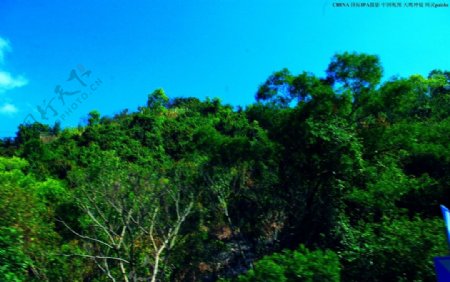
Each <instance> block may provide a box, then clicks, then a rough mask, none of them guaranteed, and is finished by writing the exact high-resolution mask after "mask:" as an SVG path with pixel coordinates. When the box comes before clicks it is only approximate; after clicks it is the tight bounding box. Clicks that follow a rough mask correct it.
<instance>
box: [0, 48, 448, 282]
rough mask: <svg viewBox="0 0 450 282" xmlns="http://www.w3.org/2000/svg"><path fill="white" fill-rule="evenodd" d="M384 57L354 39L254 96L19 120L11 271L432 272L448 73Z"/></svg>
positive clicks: (186, 275)
mask: <svg viewBox="0 0 450 282" xmlns="http://www.w3.org/2000/svg"><path fill="white" fill-rule="evenodd" d="M382 74H383V68H382V65H381V62H380V59H379V58H378V57H377V56H375V55H370V54H362V53H347V52H346V53H342V54H336V55H335V56H334V57H333V58H332V59H331V62H330V64H329V66H328V68H327V70H326V75H325V76H324V77H318V76H316V75H315V74H313V73H309V72H303V73H300V74H293V73H291V72H290V71H289V70H288V69H282V70H279V71H276V72H274V73H273V74H271V75H270V76H269V77H268V78H267V79H266V80H265V81H264V83H263V84H261V85H260V86H259V88H258V90H257V93H256V97H255V98H256V101H255V102H254V103H253V104H252V105H247V106H246V107H232V106H230V105H226V104H223V103H222V102H221V101H220V100H219V99H217V98H216V99H206V100H203V101H201V100H199V99H197V98H194V97H189V98H186V97H178V98H169V97H168V96H167V95H166V93H165V92H164V90H162V89H157V90H155V91H154V92H153V93H151V94H150V95H148V97H147V102H146V103H145V104H144V105H143V106H141V107H139V108H138V109H137V111H129V110H127V109H124V110H123V111H122V112H120V113H117V114H115V115H114V116H105V115H102V114H101V113H99V112H98V111H95V110H93V111H92V112H90V113H89V114H88V117H87V122H86V124H84V125H80V126H78V127H76V128H61V126H60V124H54V125H47V124H40V123H33V124H22V125H20V126H19V128H18V131H17V134H16V136H15V137H13V138H4V139H3V140H1V141H0V214H1V216H0V281H269V282H270V281H435V279H436V277H435V273H434V267H433V260H432V259H433V257H436V256H441V255H445V254H446V253H447V252H448V250H447V246H446V241H445V232H444V222H443V221H442V220H441V218H440V210H439V204H444V205H448V206H450V72H449V71H445V70H432V71H431V72H430V73H429V75H428V76H427V77H423V76H421V75H412V76H409V77H394V78H390V79H388V80H385V81H383V80H382ZM143 102H145V101H143Z"/></svg>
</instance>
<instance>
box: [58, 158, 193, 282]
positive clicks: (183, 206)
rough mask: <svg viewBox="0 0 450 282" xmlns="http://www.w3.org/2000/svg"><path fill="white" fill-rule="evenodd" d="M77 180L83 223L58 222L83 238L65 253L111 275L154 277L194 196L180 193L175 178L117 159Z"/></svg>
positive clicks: (137, 278)
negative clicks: (76, 249)
mask: <svg viewBox="0 0 450 282" xmlns="http://www.w3.org/2000/svg"><path fill="white" fill-rule="evenodd" d="M77 182H78V183H79V186H78V187H77V194H78V195H77V202H78V205H79V207H80V209H81V210H82V211H83V213H84V216H83V218H82V225H85V226H86V227H85V228H83V231H77V230H75V229H74V228H72V227H71V226H69V225H68V224H66V223H65V222H64V221H62V223H63V225H65V226H66V228H67V229H69V230H70V231H71V232H72V233H73V234H75V235H76V236H77V237H78V238H80V239H82V240H83V248H84V253H83V254H66V255H71V256H82V257H85V258H89V259H92V260H93V262H94V263H95V264H96V265H97V266H98V268H99V269H100V270H101V271H103V272H104V273H105V275H106V276H107V277H108V278H109V279H110V280H112V281H117V280H123V281H126V282H128V281H140V280H141V281H142V280H143V281H152V282H155V281H157V278H158V274H159V270H160V268H161V264H162V259H161V258H162V257H163V256H164V255H165V252H167V251H169V250H170V249H172V248H173V247H174V246H175V244H176V242H177V240H178V237H179V236H180V228H181V226H182V224H183V223H184V222H185V220H186V218H187V217H188V215H189V214H190V213H191V212H192V207H193V199H192V197H182V195H183V193H184V190H183V187H182V185H180V183H179V182H178V181H177V180H176V179H172V180H169V179H168V178H163V177H159V178H156V177H143V176H142V174H141V173H135V172H134V171H133V169H130V168H129V167H126V166H125V167H124V166H122V165H120V164H119V163H117V162H112V163H108V162H106V163H105V164H104V165H103V166H102V168H101V169H100V171H97V172H96V173H94V176H92V175H89V173H86V174H85V175H83V176H82V177H81V178H79V179H77ZM149 246H150V247H149ZM119 277H120V279H119Z"/></svg>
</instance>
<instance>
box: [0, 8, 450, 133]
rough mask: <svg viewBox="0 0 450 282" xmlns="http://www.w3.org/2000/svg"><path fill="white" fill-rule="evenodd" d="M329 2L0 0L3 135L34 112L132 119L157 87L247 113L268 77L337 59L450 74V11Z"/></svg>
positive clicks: (68, 122)
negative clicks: (352, 56)
mask: <svg viewBox="0 0 450 282" xmlns="http://www.w3.org/2000/svg"><path fill="white" fill-rule="evenodd" d="M355 1H356V0H350V1H347V2H348V3H350V2H355ZM403 1H406V0H403ZM339 2H345V1H339ZM382 2H383V1H382ZM384 2H387V0H385V1H384ZM397 2H398V1H397ZM332 3H333V1H329V0H323V1H321V0H317V1H306V0H295V1H287V0H277V1H275V0H272V1H263V0H259V1H253V0H247V1H242V0H239V1H235V0H196V1H194V0H192V1H189V0H184V1H171V0H164V1H163V0H145V1H144V0H140V1H137V0H136V1H129V2H126V1H112V0H108V1H106V0H102V1H100V0H90V1H87V0H77V1H73V0H66V1H57V0H47V1H32V0H29V1H23V0H1V1H0V136H14V135H15V132H16V131H17V127H18V125H19V124H20V123H22V122H23V121H24V119H25V118H26V117H28V118H30V115H31V116H32V117H33V118H34V119H36V120H38V121H41V122H48V123H50V124H53V122H54V121H55V120H57V119H60V120H61V122H62V125H63V126H76V125H77V124H78V123H80V122H82V121H83V119H84V118H85V117H86V115H87V113H88V112H89V111H91V110H94V109H96V110H99V111H100V112H101V113H102V115H113V114H114V113H117V112H120V111H121V110H122V109H125V108H128V109H129V110H130V111H134V110H136V109H137V107H138V106H140V105H144V104H145V103H146V99H147V94H149V93H151V92H152V91H153V90H154V89H156V88H160V87H162V88H164V90H165V91H166V93H167V95H168V96H169V97H178V96H195V97H199V98H205V97H219V98H220V99H221V100H222V101H224V102H225V103H230V104H233V105H243V106H244V105H248V104H250V103H252V102H253V101H254V94H255V92H256V90H257V88H258V85H259V84H261V83H262V82H264V80H265V79H266V78H267V77H268V76H269V75H270V74H271V73H272V72H274V71H276V70H280V69H282V68H284V67H286V68H289V69H290V70H291V71H292V72H293V73H299V72H301V71H311V72H313V73H315V74H316V75H319V76H323V75H324V70H325V69H326V67H327V65H328V63H329V61H330V58H331V57H332V56H333V55H334V54H335V53H337V52H344V51H356V52H366V53H371V54H377V55H379V56H380V58H381V61H382V64H383V66H384V69H385V73H384V78H385V79H387V78H389V77H391V76H393V75H401V76H408V75H411V74H422V75H427V74H428V72H429V71H431V70H432V69H446V70H449V69H450V8H377V9H367V8H333V7H332ZM379 3H381V2H379ZM444 3H448V4H450V1H448V2H445V1H444ZM71 71H74V72H73V73H72V76H70V74H71ZM87 71H90V72H87ZM74 74H76V75H78V78H77V77H76V76H74ZM70 77H71V78H72V80H68V79H69V78H70ZM77 79H80V81H78V80H77ZM82 83H84V84H82ZM56 88H58V91H56V92H55V89H56ZM58 93H59V94H58ZM60 98H61V99H60ZM63 102H64V104H63ZM74 104H76V105H75V106H76V107H75V106H73V105H74ZM39 106H40V107H41V110H42V109H46V110H45V111H44V113H45V115H46V116H45V117H46V118H47V120H43V119H42V116H41V114H40V112H39V109H38V107H39ZM45 106H47V107H45ZM50 106H51V107H52V108H53V109H52V108H51V107H50ZM70 107H72V109H70ZM29 120H30V119H29Z"/></svg>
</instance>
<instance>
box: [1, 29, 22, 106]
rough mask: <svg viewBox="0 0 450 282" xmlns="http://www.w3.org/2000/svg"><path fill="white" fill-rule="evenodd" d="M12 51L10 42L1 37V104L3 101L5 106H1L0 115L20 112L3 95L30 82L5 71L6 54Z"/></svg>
mask: <svg viewBox="0 0 450 282" xmlns="http://www.w3.org/2000/svg"><path fill="white" fill-rule="evenodd" d="M11 50H12V49H11V45H10V43H9V41H8V40H7V39H5V38H3V37H0V102H2V101H3V105H1V106H0V114H3V115H13V114H15V113H17V112H18V109H17V107H16V106H14V105H13V104H10V103H8V102H6V101H8V100H9V99H8V98H7V97H6V96H3V95H2V94H3V93H4V92H6V91H8V90H12V89H15V88H19V87H23V86H25V85H27V84H28V80H27V79H26V78H25V77H23V76H21V75H13V74H11V72H9V71H8V70H5V68H4V65H5V54H6V53H7V52H11ZM5 100H6V101H5Z"/></svg>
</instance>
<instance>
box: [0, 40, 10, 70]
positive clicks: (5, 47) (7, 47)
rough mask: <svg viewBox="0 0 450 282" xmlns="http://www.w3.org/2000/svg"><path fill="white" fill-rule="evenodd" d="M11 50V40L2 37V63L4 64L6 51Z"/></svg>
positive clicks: (0, 53) (0, 44)
mask: <svg viewBox="0 0 450 282" xmlns="http://www.w3.org/2000/svg"><path fill="white" fill-rule="evenodd" d="M8 51H11V45H10V44H9V41H8V40H6V39H4V38H2V37H0V64H3V63H4V61H5V53H6V52H8Z"/></svg>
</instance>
